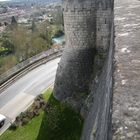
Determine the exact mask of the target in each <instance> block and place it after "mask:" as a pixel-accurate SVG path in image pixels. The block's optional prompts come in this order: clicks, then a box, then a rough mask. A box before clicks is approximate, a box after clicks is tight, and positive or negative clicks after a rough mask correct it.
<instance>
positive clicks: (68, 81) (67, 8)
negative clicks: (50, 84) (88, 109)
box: [54, 0, 96, 100]
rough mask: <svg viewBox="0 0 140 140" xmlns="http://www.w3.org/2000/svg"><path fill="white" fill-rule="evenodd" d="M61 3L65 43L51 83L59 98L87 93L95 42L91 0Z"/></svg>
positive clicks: (93, 5) (68, 0)
mask: <svg viewBox="0 0 140 140" xmlns="http://www.w3.org/2000/svg"><path fill="white" fill-rule="evenodd" d="M63 7H64V23H65V34H66V47H65V50H64V53H63V56H62V59H61V62H60V64H59V67H58V71H57V76H56V82H55V86H54V96H55V97H56V98H57V99H59V100H64V99H66V98H77V96H80V93H85V94H87V92H88V88H89V82H90V77H91V73H92V69H93V62H94V54H95V46H96V14H95V13H96V12H95V1H91V0H86V1H85V0H80V1H79V0H65V1H64V2H63Z"/></svg>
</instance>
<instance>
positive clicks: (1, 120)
mask: <svg viewBox="0 0 140 140" xmlns="http://www.w3.org/2000/svg"><path fill="white" fill-rule="evenodd" d="M5 120H6V117H5V116H4V115H2V114H0V128H2V127H3V125H4V123H5Z"/></svg>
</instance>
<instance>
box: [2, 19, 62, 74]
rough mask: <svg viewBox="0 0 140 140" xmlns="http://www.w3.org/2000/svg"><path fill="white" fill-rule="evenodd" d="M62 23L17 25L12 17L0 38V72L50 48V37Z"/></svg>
mask: <svg viewBox="0 0 140 140" xmlns="http://www.w3.org/2000/svg"><path fill="white" fill-rule="evenodd" d="M62 30H63V29H62V24H52V23H50V22H48V21H44V22H42V23H40V24H39V25H36V23H35V22H34V20H33V21H32V24H31V26H30V27H29V26H27V27H26V26H22V25H18V24H17V22H16V19H15V18H14V17H12V21H11V25H10V26H9V27H8V28H7V32H6V33H4V34H3V35H2V37H1V39H0V74H2V73H4V72H5V71H7V70H8V69H9V68H11V67H13V66H14V65H16V64H17V63H20V62H22V61H24V60H26V59H28V58H30V57H32V56H34V55H36V54H38V53H40V52H42V51H46V50H47V49H50V48H51V46H52V38H53V36H55V35H56V34H58V33H59V32H62Z"/></svg>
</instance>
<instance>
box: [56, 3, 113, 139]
mask: <svg viewBox="0 0 140 140" xmlns="http://www.w3.org/2000/svg"><path fill="white" fill-rule="evenodd" d="M113 4H114V1H113V0H64V2H63V6H64V23H65V33H66V48H65V50H64V53H63V56H62V59H61V62H60V64H59V67H58V71H57V75H56V82H55V86H54V96H55V97H56V98H57V99H59V100H66V101H67V100H68V101H69V102H70V103H71V104H72V106H76V109H77V105H75V104H78V109H79V110H80V111H81V114H82V116H83V117H85V118H86V119H85V124H84V129H83V133H82V137H81V140H111V109H112V84H113V80H112V72H113V53H114V24H113V19H114V15H113Z"/></svg>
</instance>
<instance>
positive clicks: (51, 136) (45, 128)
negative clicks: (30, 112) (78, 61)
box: [0, 90, 83, 140]
mask: <svg viewBox="0 0 140 140" xmlns="http://www.w3.org/2000/svg"><path fill="white" fill-rule="evenodd" d="M44 98H45V100H47V101H48V107H47V110H46V111H42V113H41V114H40V115H39V116H38V117H36V118H34V119H33V120H32V121H31V122H30V123H29V124H27V125H25V126H23V127H20V128H18V129H17V130H16V131H10V130H7V131H6V132H5V133H4V134H3V135H2V136H1V137H0V140H79V139H80V135H81V130H82V126H83V120H82V119H81V117H80V115H79V114H77V113H75V112H74V111H73V110H72V109H71V108H70V107H69V106H67V105H65V104H63V103H60V102H58V101H56V100H55V99H54V97H53V96H52V94H51V90H48V91H47V92H45V94H44Z"/></svg>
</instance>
